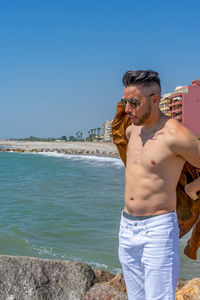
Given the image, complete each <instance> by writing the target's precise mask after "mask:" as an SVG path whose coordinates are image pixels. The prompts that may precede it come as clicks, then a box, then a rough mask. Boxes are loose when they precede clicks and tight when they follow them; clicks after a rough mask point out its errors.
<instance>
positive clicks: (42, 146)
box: [0, 141, 119, 157]
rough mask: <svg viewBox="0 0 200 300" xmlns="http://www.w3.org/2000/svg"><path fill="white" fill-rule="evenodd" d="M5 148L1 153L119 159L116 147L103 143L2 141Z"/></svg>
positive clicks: (0, 143) (1, 143)
mask: <svg viewBox="0 0 200 300" xmlns="http://www.w3.org/2000/svg"><path fill="white" fill-rule="evenodd" d="M0 146H3V147H4V148H2V149H0V151H16V152H53V151H56V152H58V153H66V154H83V155H99V156H108V157H119V154H118V151H117V148H116V146H115V145H114V144H113V143H103V142H67V141H55V142H30V141H0Z"/></svg>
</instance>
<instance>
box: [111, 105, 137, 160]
mask: <svg viewBox="0 0 200 300" xmlns="http://www.w3.org/2000/svg"><path fill="white" fill-rule="evenodd" d="M131 124H132V122H131V119H130V117H129V115H127V114H126V113H125V111H124V106H123V104H122V103H121V102H119V103H118V104H117V112H116V115H115V117H114V120H113V123H112V136H113V142H114V144H115V145H116V146H117V149H118V151H119V155H120V158H121V160H122V161H123V163H124V165H126V150H127V145H128V140H127V138H126V129H127V128H128V127H129V126H130V125H131Z"/></svg>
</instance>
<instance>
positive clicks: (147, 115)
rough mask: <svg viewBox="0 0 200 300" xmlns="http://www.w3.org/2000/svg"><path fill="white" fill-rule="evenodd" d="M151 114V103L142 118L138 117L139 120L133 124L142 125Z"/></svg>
mask: <svg viewBox="0 0 200 300" xmlns="http://www.w3.org/2000/svg"><path fill="white" fill-rule="evenodd" d="M150 114H151V105H149V107H148V109H147V112H146V113H145V114H143V115H142V116H141V117H140V118H138V120H137V121H133V125H135V126H141V125H143V124H144V123H145V122H146V121H147V120H148V119H149V117H150Z"/></svg>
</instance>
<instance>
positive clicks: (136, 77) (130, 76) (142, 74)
mask: <svg viewBox="0 0 200 300" xmlns="http://www.w3.org/2000/svg"><path fill="white" fill-rule="evenodd" d="M122 82H123V84H124V86H125V87H127V86H129V85H135V84H143V85H144V86H149V85H151V83H153V82H155V83H157V84H158V85H159V87H160V88H161V86H160V78H159V77H158V73H157V72H155V71H152V70H147V71H142V70H137V71H127V72H126V73H125V74H124V76H123V79H122Z"/></svg>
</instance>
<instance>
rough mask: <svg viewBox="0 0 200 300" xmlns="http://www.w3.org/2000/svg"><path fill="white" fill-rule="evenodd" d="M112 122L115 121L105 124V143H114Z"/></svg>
mask: <svg viewBox="0 0 200 300" xmlns="http://www.w3.org/2000/svg"><path fill="white" fill-rule="evenodd" d="M112 122H113V121H106V122H105V123H104V124H103V129H104V133H103V137H104V141H106V142H112V141H113V139H112Z"/></svg>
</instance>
